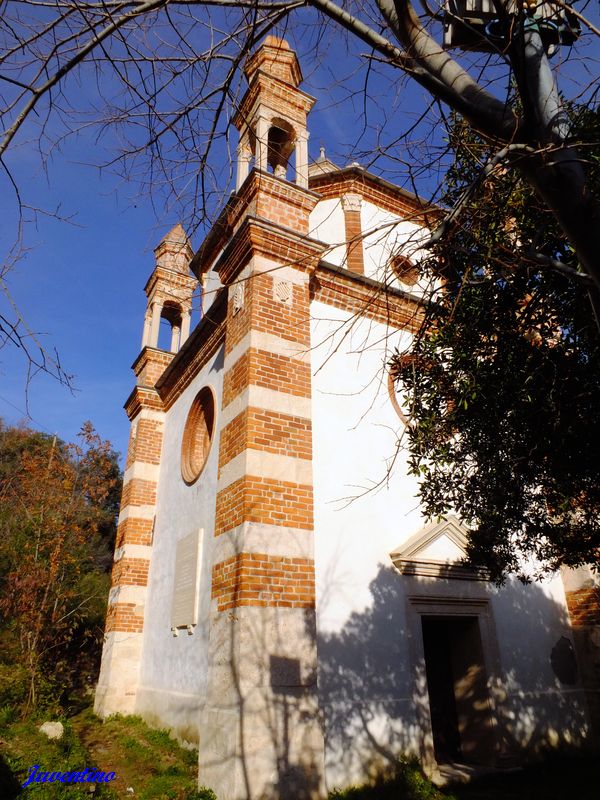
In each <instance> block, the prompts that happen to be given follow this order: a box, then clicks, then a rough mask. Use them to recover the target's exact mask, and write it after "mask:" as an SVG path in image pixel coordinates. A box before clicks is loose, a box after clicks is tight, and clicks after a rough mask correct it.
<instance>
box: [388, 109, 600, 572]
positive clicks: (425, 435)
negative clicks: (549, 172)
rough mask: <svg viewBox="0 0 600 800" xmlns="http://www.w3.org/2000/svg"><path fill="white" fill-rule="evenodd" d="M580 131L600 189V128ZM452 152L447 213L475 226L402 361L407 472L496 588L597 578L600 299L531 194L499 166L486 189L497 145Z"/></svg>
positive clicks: (467, 139) (462, 141) (587, 120)
mask: <svg viewBox="0 0 600 800" xmlns="http://www.w3.org/2000/svg"><path fill="white" fill-rule="evenodd" d="M577 116H578V124H579V130H580V134H581V136H582V138H583V139H584V142H583V147H582V152H585V154H586V160H587V162H588V166H589V168H590V176H591V181H590V183H591V185H592V186H595V187H598V185H599V179H600V147H599V145H598V143H599V142H600V114H598V113H594V112H592V111H590V110H585V109H583V110H579V112H578V113H577ZM450 144H451V145H452V147H453V148H454V150H455V153H456V163H455V165H454V167H453V169H452V170H451V172H450V175H449V181H448V191H447V197H446V201H447V202H448V204H450V205H452V206H454V207H457V206H459V205H462V206H464V207H465V214H464V215H461V217H460V219H461V223H462V224H460V225H459V224H455V225H454V227H453V228H452V229H451V230H450V231H449V232H448V235H447V236H446V237H444V238H443V240H440V241H439V242H438V243H437V244H436V245H435V246H434V249H433V252H432V256H431V258H430V259H429V260H428V261H427V262H426V264H425V265H424V267H425V270H426V271H427V272H428V273H429V275H430V276H431V278H432V280H434V281H436V282H437V286H438V289H437V291H436V292H435V293H434V296H433V298H432V302H431V303H430V304H429V306H428V308H427V310H426V317H425V321H424V324H423V327H422V329H421V331H420V333H419V335H418V336H417V338H416V341H415V344H414V348H413V349H412V351H411V353H404V354H398V355H397V356H396V357H395V358H394V361H393V370H394V371H395V374H396V376H397V378H398V379H399V381H400V384H401V386H402V389H403V391H404V393H405V403H406V406H407V408H410V417H411V422H410V424H409V425H408V439H409V446H410V451H411V460H410V464H411V470H412V472H413V473H414V474H415V475H417V476H418V477H419V479H420V495H421V498H422V500H423V503H424V506H425V509H426V510H427V512H428V513H429V514H430V515H432V516H437V515H441V514H443V513H446V512H450V511H453V512H455V513H458V515H459V516H460V517H461V518H462V519H463V520H464V521H465V522H466V523H467V525H468V526H469V527H470V529H471V531H472V533H471V540H470V547H469V554H470V556H471V558H472V559H473V561H475V562H476V563H478V564H482V565H485V566H486V567H488V568H489V569H490V570H491V572H492V575H493V576H494V578H496V579H501V578H502V576H504V575H505V574H506V573H507V572H509V571H510V572H517V573H519V574H521V575H522V576H523V577H526V576H527V577H537V576H540V575H541V574H543V573H545V572H547V571H549V570H554V569H556V568H557V567H559V566H560V565H562V564H565V565H570V566H577V565H580V564H583V563H592V564H598V552H599V548H600V474H599V472H598V453H600V337H599V335H598V319H597V318H595V314H594V310H593V306H592V304H591V303H590V298H589V290H590V287H591V284H590V282H588V281H585V280H582V279H581V278H580V276H578V275H577V273H576V269H577V259H576V257H575V254H574V252H573V248H572V247H571V245H570V244H569V243H568V242H567V240H566V238H565V236H564V233H563V232H562V231H561V230H560V229H559V228H558V226H557V224H556V222H555V220H554V218H553V217H552V216H551V214H550V213H549V212H548V209H547V207H545V206H544V204H543V203H541V202H540V200H539V199H538V197H537V195H536V194H534V193H533V191H532V190H531V188H530V186H529V185H528V184H526V183H525V182H524V181H523V180H522V179H521V178H520V177H519V176H518V175H517V174H515V173H514V172H507V171H506V170H505V169H504V168H502V167H497V168H496V169H494V170H492V171H491V172H490V173H489V176H488V177H487V179H486V180H485V181H481V180H479V177H480V175H481V164H482V163H485V162H486V160H487V159H488V156H489V146H488V145H487V144H486V143H484V142H483V141H482V140H481V139H479V138H478V137H476V136H475V135H473V134H472V133H469V132H467V131H465V129H464V124H463V123H460V122H457V123H456V125H455V127H454V131H453V136H452V140H451V142H450ZM553 264H554V265H557V268H554V267H553ZM591 288H592V290H594V289H593V287H591Z"/></svg>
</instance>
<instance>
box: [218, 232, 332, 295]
mask: <svg viewBox="0 0 600 800" xmlns="http://www.w3.org/2000/svg"><path fill="white" fill-rule="evenodd" d="M325 247H326V245H325V244H323V242H319V241H317V240H316V239H311V238H310V237H308V236H303V235H302V234H299V233H296V231H293V230H291V229H289V228H285V227H283V226H282V225H277V224H275V223H273V222H268V221H267V220H264V219H261V218H258V217H246V218H245V219H244V221H243V222H242V224H241V225H240V227H239V228H238V229H237V231H236V232H235V234H234V235H233V237H232V239H231V241H230V242H229V244H228V245H227V247H226V248H225V250H224V251H223V253H222V254H221V256H220V258H219V260H218V261H217V263H216V264H215V267H214V269H215V271H216V272H218V273H219V277H220V279H221V282H222V283H224V284H226V285H227V284H230V283H232V282H233V281H234V280H235V278H236V276H237V275H238V274H239V272H240V271H241V270H242V269H243V268H244V266H245V265H246V264H247V263H248V261H249V260H250V259H251V258H252V256H254V255H262V256H265V257H267V258H271V259H274V260H277V261H279V262H280V263H281V265H282V266H291V267H296V268H297V269H302V270H308V271H311V272H312V271H314V270H315V269H316V267H317V264H318V262H319V257H320V255H321V253H322V252H323V250H324V249H325Z"/></svg>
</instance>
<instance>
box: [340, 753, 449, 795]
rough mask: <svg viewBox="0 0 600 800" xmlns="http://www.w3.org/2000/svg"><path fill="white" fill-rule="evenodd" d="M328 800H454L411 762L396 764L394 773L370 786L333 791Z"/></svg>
mask: <svg viewBox="0 0 600 800" xmlns="http://www.w3.org/2000/svg"><path fill="white" fill-rule="evenodd" d="M329 798H330V800H454V798H453V796H452V795H448V794H444V793H442V792H441V791H440V790H439V789H437V788H436V786H434V784H433V783H431V781H429V780H428V779H427V778H426V777H425V776H424V775H423V773H422V771H421V770H420V768H419V766H418V765H417V764H416V763H413V762H402V763H400V764H398V768H397V770H396V773H395V774H394V775H392V776H389V777H381V778H379V779H378V780H376V781H375V782H374V783H372V784H368V785H365V786H360V787H352V788H350V789H345V790H343V791H340V790H334V791H333V792H330V794H329Z"/></svg>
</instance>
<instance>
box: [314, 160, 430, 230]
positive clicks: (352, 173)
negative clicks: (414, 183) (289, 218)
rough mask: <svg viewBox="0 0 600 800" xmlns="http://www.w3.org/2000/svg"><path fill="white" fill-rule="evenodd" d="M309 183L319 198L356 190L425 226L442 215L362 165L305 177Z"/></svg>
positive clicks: (339, 195)
mask: <svg viewBox="0 0 600 800" xmlns="http://www.w3.org/2000/svg"><path fill="white" fill-rule="evenodd" d="M309 187H310V188H311V189H312V190H313V191H315V192H317V193H318V194H319V195H320V197H321V199H326V198H332V197H342V195H344V194H348V193H350V194H359V195H360V196H361V197H363V198H364V199H365V200H367V201H368V202H371V203H373V204H374V205H376V206H379V207H380V208H383V209H385V210H386V211H390V212H392V213H393V214H398V215H399V216H402V217H404V218H405V219H409V220H411V221H413V222H416V223H418V224H424V225H426V226H427V227H430V228H431V227H433V225H434V224H435V222H436V221H437V220H439V219H440V217H441V216H442V215H443V213H444V212H443V209H441V208H440V207H439V206H436V205H433V204H432V203H428V202H426V201H424V200H422V199H421V198H419V197H417V195H415V194H412V192H408V191H406V189H401V188H400V187H399V186H395V185H394V184H393V183H390V182H389V181H386V180H385V179H384V178H380V177H379V176H378V175H373V174H372V173H370V172H367V171H366V170H365V169H363V168H362V167H358V166H351V167H345V168H344V169H339V170H335V171H333V170H332V171H330V172H323V173H321V174H314V173H313V174H312V175H311V176H310V177H309Z"/></svg>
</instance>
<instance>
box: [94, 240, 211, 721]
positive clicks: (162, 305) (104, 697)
mask: <svg viewBox="0 0 600 800" xmlns="http://www.w3.org/2000/svg"><path fill="white" fill-rule="evenodd" d="M154 254H155V258H156V266H155V268H154V271H153V272H152V274H151V276H150V278H149V280H148V282H147V284H146V287H145V291H146V295H147V297H148V305H147V310H146V315H145V318H144V333H143V337H142V350H141V352H140V354H139V356H138V357H137V358H136V360H135V361H134V363H133V367H132V368H133V371H134V373H135V376H136V379H137V380H136V386H135V388H134V390H133V392H132V393H131V394H130V395H129V397H128V399H127V401H126V403H125V410H126V412H127V416H128V417H129V419H130V421H131V431H130V435H129V447H128V450H127V461H126V463H125V474H124V475H123V493H122V496H121V507H120V513H119V523H118V528H117V540H116V544H115V554H114V564H113V570H112V580H111V589H110V593H109V597H108V612H107V617H106V631H105V636H104V647H103V651H102V665H101V669H100V677H99V679H98V686H97V689H96V699H95V704H94V708H95V710H96V713H98V714H99V715H100V716H108V715H110V714H115V713H121V714H133V713H134V711H135V708H136V698H137V694H138V688H139V681H140V665H141V659H142V644H143V636H144V623H145V613H146V612H145V607H146V599H147V592H148V576H149V569H150V563H151V560H152V550H153V539H154V520H155V514H156V500H157V487H158V478H159V470H160V458H161V450H162V442H163V432H164V420H165V412H164V409H163V404H162V400H161V398H160V396H159V394H158V392H157V390H156V388H155V387H156V382H157V380H158V379H159V378H160V376H161V375H162V374H163V372H164V371H165V369H166V368H167V367H168V366H169V364H170V363H171V361H172V360H173V358H174V356H175V353H177V351H178V350H179V349H180V347H181V346H182V345H183V343H184V342H185V340H186V339H187V337H188V335H189V331H190V317H191V310H192V296H193V293H194V290H195V289H196V288H197V287H198V281H197V279H196V278H193V277H192V276H191V275H190V272H189V263H190V259H191V257H192V248H191V246H190V243H189V240H188V238H187V235H186V233H185V231H184V230H183V228H182V227H181V225H176V226H175V227H174V228H172V229H171V230H170V231H169V233H167V235H166V236H165V237H164V238H163V239H162V241H161V242H160V244H159V245H158V247H157V248H156V249H155V251H154ZM161 318H162V319H166V320H167V321H168V322H169V323H170V325H171V337H170V346H169V348H168V349H167V348H164V349H160V348H159V347H158V344H159V327H160V321H161Z"/></svg>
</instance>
